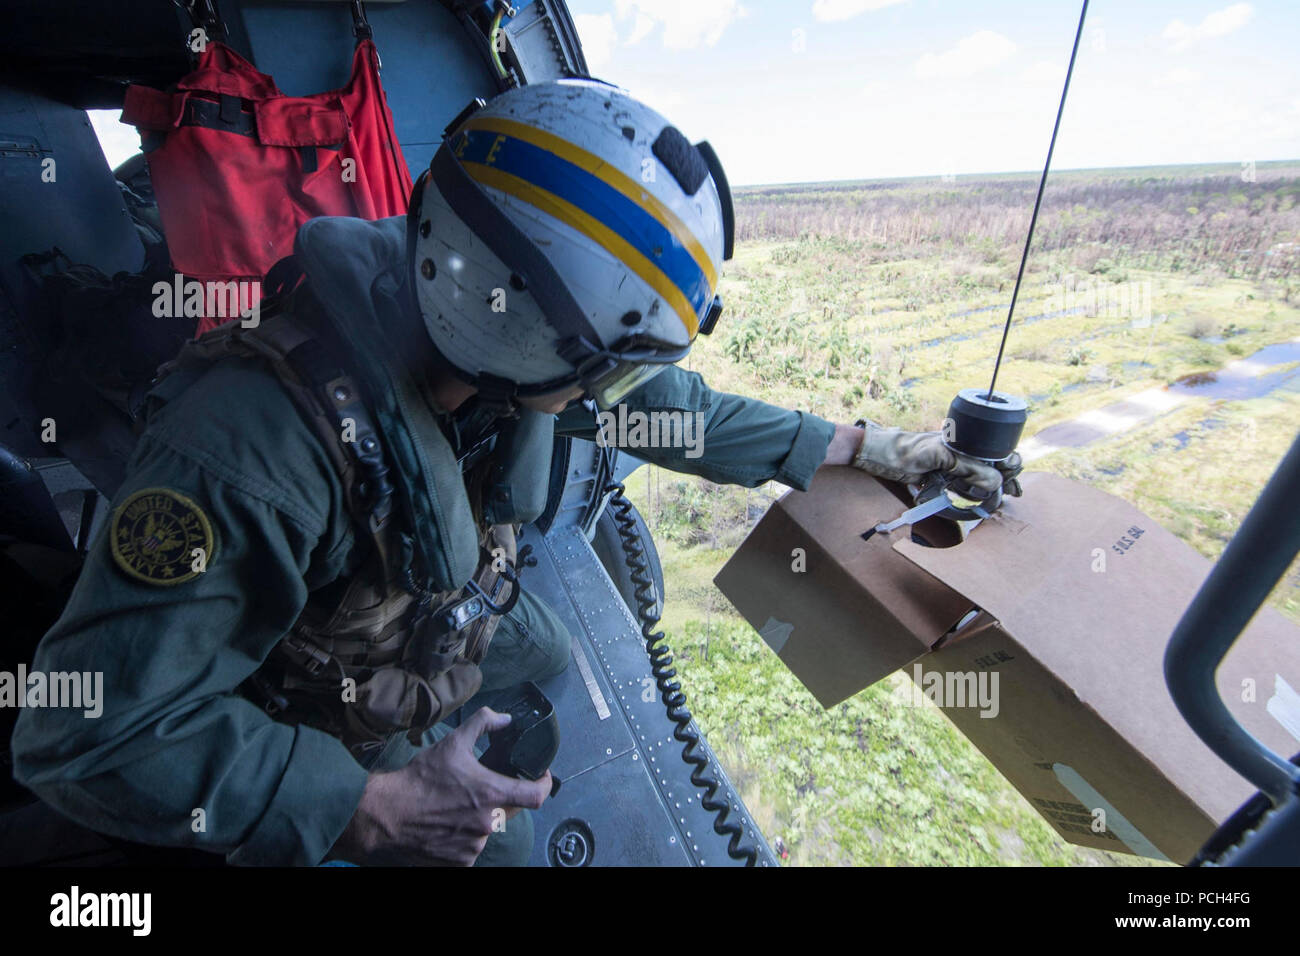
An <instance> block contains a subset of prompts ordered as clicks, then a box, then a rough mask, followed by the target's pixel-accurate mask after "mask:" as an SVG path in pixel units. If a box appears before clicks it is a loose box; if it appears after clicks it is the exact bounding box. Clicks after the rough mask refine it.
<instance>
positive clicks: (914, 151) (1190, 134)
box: [91, 0, 1300, 185]
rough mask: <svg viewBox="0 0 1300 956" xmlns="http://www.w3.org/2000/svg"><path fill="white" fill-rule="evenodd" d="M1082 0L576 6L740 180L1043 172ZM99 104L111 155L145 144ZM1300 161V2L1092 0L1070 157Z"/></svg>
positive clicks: (642, 84)
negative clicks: (708, 142)
mask: <svg viewBox="0 0 1300 956" xmlns="http://www.w3.org/2000/svg"><path fill="white" fill-rule="evenodd" d="M1079 8H1080V4H1076V3H1074V2H1073V0H975V2H972V0H569V9H570V11H571V12H572V13H573V15H574V20H575V23H576V24H577V27H578V33H579V35H580V36H581V38H582V43H583V49H584V51H585V53H586V57H587V62H588V66H589V68H590V69H591V72H592V73H593V74H594V75H596V76H599V77H600V78H602V79H605V80H609V81H610V82H613V83H617V84H618V85H620V86H622V87H625V88H626V89H627V90H628V91H629V92H631V93H632V94H634V95H635V96H637V97H639V98H641V99H643V100H645V101H646V102H647V103H649V104H650V105H651V106H653V107H655V108H656V109H658V110H659V111H660V112H661V113H663V114H664V116H666V117H667V118H668V119H669V120H670V121H671V122H672V123H673V124H674V125H676V126H678V127H679V128H680V129H681V130H682V131H683V132H684V133H686V135H687V136H689V137H690V138H691V139H692V140H693V141H694V140H700V139H707V140H709V141H710V142H711V143H712V144H713V146H714V148H715V149H716V150H717V152H718V155H719V157H720V158H721V160H722V162H723V165H724V167H725V168H726V170H727V173H728V177H729V178H730V180H731V182H732V185H756V184H762V183H786V182H814V181H824V180H836V179H875V178H884V177H893V176H934V175H938V176H943V175H953V176H959V175H962V174H965V173H984V172H1003V171H1023V170H1034V169H1041V168H1042V165H1043V160H1044V158H1045V157H1046V153H1047V142H1048V139H1049V137H1050V136H1051V132H1052V122H1053V120H1054V119H1055V116H1056V104H1057V100H1058V99H1059V97H1060V93H1061V83H1062V82H1063V80H1064V78H1065V68H1066V64H1067V63H1068V62H1069V58H1070V46H1071V44H1072V42H1073V40H1074V31H1075V27H1076V26H1077V24H1078V19H1079ZM117 115H118V114H117V112H116V111H113V112H108V111H97V112H94V113H92V117H91V119H92V122H93V123H94V125H95V128H96V131H97V132H99V134H100V139H101V142H102V143H103V144H104V149H105V152H106V154H108V156H109V159H110V162H112V163H113V164H114V165H116V163H117V162H120V161H121V160H122V159H124V158H126V156H128V155H130V154H131V153H134V152H135V151H137V150H138V148H139V139H138V137H137V136H136V134H135V132H134V131H133V130H131V129H129V128H127V127H124V126H122V125H120V124H119V123H118V122H117ZM1296 158H1300V3H1298V2H1296V0H1255V2H1250V3H1244V2H1241V3H1231V2H1225V0H1210V2H1200V0H1183V2H1171V0H1144V2H1141V3H1137V2H1134V0H1093V2H1092V3H1091V5H1090V7H1089V11H1088V19H1087V23H1086V25H1085V29H1084V35H1083V40H1082V42H1081V44H1080V48H1079V58H1078V62H1077V63H1076V65H1075V73H1074V79H1073V80H1072V81H1071V85H1070V99H1069V102H1068V103H1067V104H1066V110H1065V116H1064V119H1063V120H1062V123H1061V134H1060V138H1059V140H1058V142H1057V147H1056V154H1055V156H1054V157H1053V168H1055V169H1077V168H1089V167H1103V166H1141V165H1163V164H1168V163H1203V162H1228V163H1246V162H1252V161H1253V162H1263V161H1267V160H1276V159H1296Z"/></svg>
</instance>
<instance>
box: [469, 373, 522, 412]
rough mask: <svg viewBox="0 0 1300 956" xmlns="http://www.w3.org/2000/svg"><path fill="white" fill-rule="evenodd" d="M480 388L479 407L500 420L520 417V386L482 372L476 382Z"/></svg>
mask: <svg viewBox="0 0 1300 956" xmlns="http://www.w3.org/2000/svg"><path fill="white" fill-rule="evenodd" d="M475 384H476V386H477V387H478V403H479V407H480V408H483V409H484V410H486V411H489V412H491V413H493V414H494V415H496V416H497V417H498V418H516V417H518V415H519V403H518V402H517V401H516V399H517V398H518V391H519V386H518V385H517V384H516V383H514V382H512V381H510V380H509V379H505V378H498V377H497V376H495V375H489V374H488V373H486V372H480V373H479V374H478V377H477V378H476V380H475Z"/></svg>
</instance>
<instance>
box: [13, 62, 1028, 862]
mask: <svg viewBox="0 0 1300 956" xmlns="http://www.w3.org/2000/svg"><path fill="white" fill-rule="evenodd" d="M731 246H732V215H731V200H730V195H729V192H728V188H727V184H726V180H725V177H724V175H723V173H722V169H721V166H720V164H718V162H717V160H716V157H715V156H714V154H713V152H712V150H711V148H709V147H708V146H707V144H699V145H698V146H693V145H691V144H690V143H689V141H688V140H687V139H686V138H685V137H684V136H683V135H682V134H681V133H680V132H679V131H678V130H677V129H676V128H675V127H673V126H671V125H670V124H669V123H668V122H667V121H666V120H665V119H664V118H663V117H662V116H660V115H659V114H657V113H656V112H654V111H653V110H651V109H649V108H648V107H646V106H645V105H643V104H641V103H640V102H638V101H637V100H635V99H633V98H632V97H630V96H628V95H626V94H625V93H623V92H621V91H618V90H617V89H615V88H612V87H610V86H607V85H605V84H601V83H597V82H594V81H586V80H565V81H558V82H552V83H542V84H536V85H529V86H525V87H521V88H518V89H514V90H511V91H509V92H506V93H503V94H501V95H500V96H498V97H497V98H496V99H494V100H493V101H492V102H491V103H489V104H487V105H486V106H484V107H482V108H480V109H479V110H477V112H473V113H471V114H470V115H469V116H468V117H467V118H464V119H463V121H461V122H460V123H459V125H458V126H457V127H456V128H455V129H454V130H453V131H452V132H451V134H450V135H449V137H448V138H447V140H446V141H445V142H444V143H443V144H442V146H441V147H440V148H439V149H438V151H437V152H436V154H435V156H434V158H433V161H432V163H431V165H430V168H429V170H428V171H426V172H425V173H424V175H422V176H421V177H420V179H419V181H418V182H417V183H416V185H415V190H414V192H413V195H412V198H411V206H410V210H409V212H408V214H407V215H406V216H405V217H400V216H399V217H393V218H390V219H382V220H379V221H376V222H369V221H365V220H362V219H350V218H335V217H326V218H319V219H314V220H311V221H309V222H307V223H306V224H305V225H304V226H302V228H301V229H300V230H299V232H298V235H297V239H296V243H295V255H294V257H293V260H292V261H291V262H287V263H285V264H284V270H283V271H282V272H281V273H280V280H281V281H279V282H278V283H271V284H272V285H278V287H279V289H280V294H279V295H277V296H274V297H272V299H271V300H270V302H269V303H268V307H267V308H266V309H265V310H264V311H263V313H262V317H261V321H260V322H259V323H258V325H257V326H256V327H255V328H254V327H248V328H246V327H244V325H243V324H242V323H232V324H230V325H227V326H225V327H223V328H221V329H218V330H216V331H215V332H212V333H209V334H207V335H205V336H203V337H201V338H200V339H198V340H196V341H195V342H192V343H190V344H189V345H188V346H187V347H186V349H185V350H183V351H182V353H181V355H180V356H179V357H178V358H177V359H176V360H175V361H174V362H172V363H170V364H169V366H165V367H164V372H165V374H163V375H162V376H161V378H160V380H159V381H158V382H157V384H156V385H155V386H154V388H153V390H152V392H151V393H150V398H149V417H148V426H147V429H146V430H145V431H144V433H143V435H142V437H141V438H140V440H139V444H138V446H137V447H136V449H135V451H134V453H133V455H132V458H131V461H130V463H129V466H128V471H127V477H126V480H125V482H124V484H123V485H122V487H121V488H120V490H119V491H118V493H117V495H116V497H115V499H114V501H113V503H112V511H111V514H110V517H109V519H108V520H107V521H106V522H105V525H104V527H103V528H102V529H101V530H100V532H99V533H98V534H97V536H96V538H95V539H94V540H93V541H92V542H91V546H90V550H89V554H88V555H87V558H86V563H85V566H84V568H83V571H82V573H81V576H80V579H79V581H78V583H77V586H76V588H75V591H74V592H73V594H72V597H71V599H70V601H69V603H68V605H67V607H66V609H65V611H64V613H63V615H62V616H61V618H60V619H59V621H58V622H57V623H56V624H55V626H54V627H53V628H52V629H51V630H50V632H49V633H48V634H47V635H46V636H45V638H44V639H43V641H42V643H41V645H40V647H39V649H38V651H37V654H36V658H35V660H34V662H33V669H34V670H41V671H46V672H49V671H57V670H77V671H98V672H102V673H103V675H104V687H105V692H104V694H103V697H104V704H103V712H102V715H101V716H99V717H98V718H96V719H89V718H87V717H85V716H83V714H82V712H80V711H72V710H58V709H25V710H24V711H23V712H22V714H21V716H20V718H19V720H18V724H17V729H16V731H15V733H14V737H13V752H14V757H15V776H16V777H17V779H18V780H19V781H20V782H21V783H23V784H24V785H26V786H27V787H29V788H30V789H32V790H33V791H35V793H37V794H38V795H39V796H40V797H41V798H42V799H44V800H45V801H47V802H48V803H49V804H51V805H52V806H53V807H55V808H56V809H58V810H59V811H60V812H62V813H63V814H65V815H66V816H68V817H70V818H72V819H74V820H76V821H78V822H80V823H83V824H84V825H86V826H88V827H90V828H92V829H95V830H98V831H101V832H104V833H107V834H110V835H113V836H116V837H121V838H124V839H128V840H134V841H140V842H144V843H149V844H153V845H163V846H177V847H192V848H197V849H202V850H208V851H212V852H216V853H221V854H224V855H225V856H226V859H227V860H228V861H229V862H231V863H235V864H272V865H314V864H318V863H320V862H321V861H323V860H326V859H340V860H345V861H349V862H353V863H358V864H366V863H435V864H436V863H443V864H445V863H451V864H470V863H478V864H519V863H523V862H525V861H526V860H527V858H528V855H529V852H530V848H531V845H532V841H533V830H532V823H531V819H530V816H529V814H528V813H527V812H526V811H527V810H528V809H536V808H538V807H540V806H541V805H542V803H543V801H544V800H545V798H546V796H547V794H548V793H549V790H550V783H551V781H550V777H549V774H548V775H546V776H544V777H543V778H542V779H540V780H537V781H527V780H517V779H514V778H510V777H506V776H502V775H500V774H497V773H494V772H493V771H491V770H488V769H487V768H485V767H483V766H482V765H480V764H479V763H478V760H477V756H476V750H475V747H476V743H477V741H478V739H479V738H480V737H481V736H482V735H483V734H484V733H486V732H488V731H491V730H495V729H499V728H501V727H503V726H504V725H505V724H506V723H508V721H509V718H508V717H507V716H505V715H503V714H498V713H496V712H494V711H492V710H490V709H488V708H486V707H481V708H480V707H476V706H475V701H474V700H473V698H474V697H475V696H476V695H481V694H485V693H487V692H489V691H492V690H498V689H502V688H508V687H511V686H513V685H516V684H519V683H521V682H523V681H527V680H541V679H544V678H546V677H549V676H552V675H555V674H558V673H559V672H560V671H562V670H563V669H564V667H565V666H566V665H567V662H568V658H569V654H570V637H569V634H568V633H567V632H566V630H565V628H564V626H563V625H562V624H561V622H560V621H559V619H558V617H557V616H556V615H555V613H554V612H553V611H551V610H550V609H549V608H548V607H546V606H545V605H544V604H543V603H542V602H541V601H539V600H538V599H537V598H536V597H534V596H533V595H532V594H530V593H529V592H528V591H527V590H526V589H523V588H521V587H520V585H519V579H518V578H519V576H518V568H519V567H520V566H522V565H523V564H526V562H527V555H526V554H525V553H521V551H520V549H518V548H517V545H516V543H515V531H516V528H517V527H518V526H520V525H521V524H524V523H527V522H529V521H531V520H533V519H534V518H536V517H537V516H538V515H539V514H540V513H541V510H542V508H543V506H544V504H545V500H546V493H547V487H548V481H549V474H550V454H551V448H552V444H553V439H554V436H555V435H557V434H559V435H571V436H575V437H582V438H588V439H593V440H594V439H595V438H596V437H597V432H598V430H597V419H596V415H595V414H594V412H595V409H597V408H598V409H603V410H608V409H611V408H614V407H616V406H618V405H620V404H622V405H624V406H626V407H627V409H630V410H634V411H640V412H644V413H647V414H649V413H653V412H662V411H681V412H688V413H691V414H695V413H699V414H701V415H702V416H703V418H702V421H703V422H704V433H703V441H702V446H701V448H700V449H698V452H699V453H698V454H688V453H687V451H688V450H686V449H681V448H671V447H668V448H665V447H653V448H638V449H636V453H637V455H638V456H639V457H641V458H644V459H646V460H648V461H651V462H653V463H655V464H658V465H661V466H663V467H666V468H671V469H674V470H677V471H681V472H685V473H689V474H694V475H699V476H703V477H706V478H708V479H710V480H712V481H715V482H721V483H732V484H741V485H747V486H751V487H753V486H757V485H759V484H761V483H763V482H765V481H768V480H777V481H780V482H783V483H785V484H787V485H790V486H791V487H793V488H796V489H800V490H802V489H806V488H807V487H808V485H809V483H810V482H811V480H812V478H813V475H814V473H815V472H816V471H817V469H818V468H820V467H822V466H824V465H849V464H852V465H854V466H856V467H858V468H861V469H863V470H865V471H868V472H870V473H872V474H876V475H879V476H882V477H886V478H891V479H896V480H917V479H919V478H920V477H921V476H922V475H924V474H927V473H930V472H933V471H940V472H943V473H945V474H948V475H952V476H955V477H958V478H961V479H963V480H964V481H966V482H967V483H968V484H969V485H972V486H975V487H977V488H980V489H982V490H984V491H987V492H990V493H992V492H994V491H996V490H998V489H1000V488H1002V487H1003V485H1004V482H1006V486H1007V487H1008V488H1010V487H1012V486H1013V483H1014V473H1015V471H1016V470H1018V461H1017V460H1014V459H1013V460H1009V461H1007V462H1004V463H1002V464H1000V465H999V466H998V467H997V468H995V467H992V466H990V465H988V464H986V463H984V462H981V461H977V460H975V459H971V458H967V457H965V456H962V455H959V454H957V453H955V452H953V451H951V450H950V449H949V448H948V447H947V446H946V445H945V444H944V442H943V441H942V439H941V436H940V435H939V434H938V433H915V432H904V431H900V430H898V429H892V428H884V427H881V426H879V425H876V424H874V423H865V424H864V425H863V426H862V427H858V426H853V425H848V424H834V423H831V422H829V421H826V420H824V419H822V418H819V417H817V416H815V415H812V414H809V413H806V412H800V411H792V410H786V409H781V408H777V407H775V406H772V405H769V404H766V403H763V402H760V401H757V400H753V399H747V398H743V397H740V396H736V395H731V394H724V393H720V392H715V391H713V390H711V389H710V388H709V387H708V386H707V385H706V384H705V383H704V382H703V380H702V379H701V377H700V376H699V375H698V374H694V373H690V372H687V371H685V370H683V369H681V368H679V367H678V366H677V365H676V364H675V363H677V362H679V361H680V360H681V359H682V358H684V357H685V356H686V354H687V352H688V351H689V349H690V347H691V345H692V343H693V341H694V340H695V338H696V336H697V334H700V333H707V332H711V331H712V329H713V327H714V325H715V324H716V323H717V321H718V317H719V314H720V312H721V300H720V298H718V296H717V286H718V273H719V270H720V268H721V266H722V263H723V261H724V259H726V258H729V257H730V254H731ZM278 268H279V267H277V269H278ZM295 270H296V271H297V272H300V273H301V277H302V281H301V282H300V283H297V284H296V285H295V282H294V275H293V273H294V272H295ZM593 406H594V407H593ZM467 702H468V706H466V704H467ZM460 714H465V715H468V716H465V717H464V719H463V720H461V721H460V722H459V724H458V725H457V726H455V727H454V728H453V726H452V724H453V722H454V721H455V720H456V718H457V716H458V715H460ZM521 811H522V812H521Z"/></svg>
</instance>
